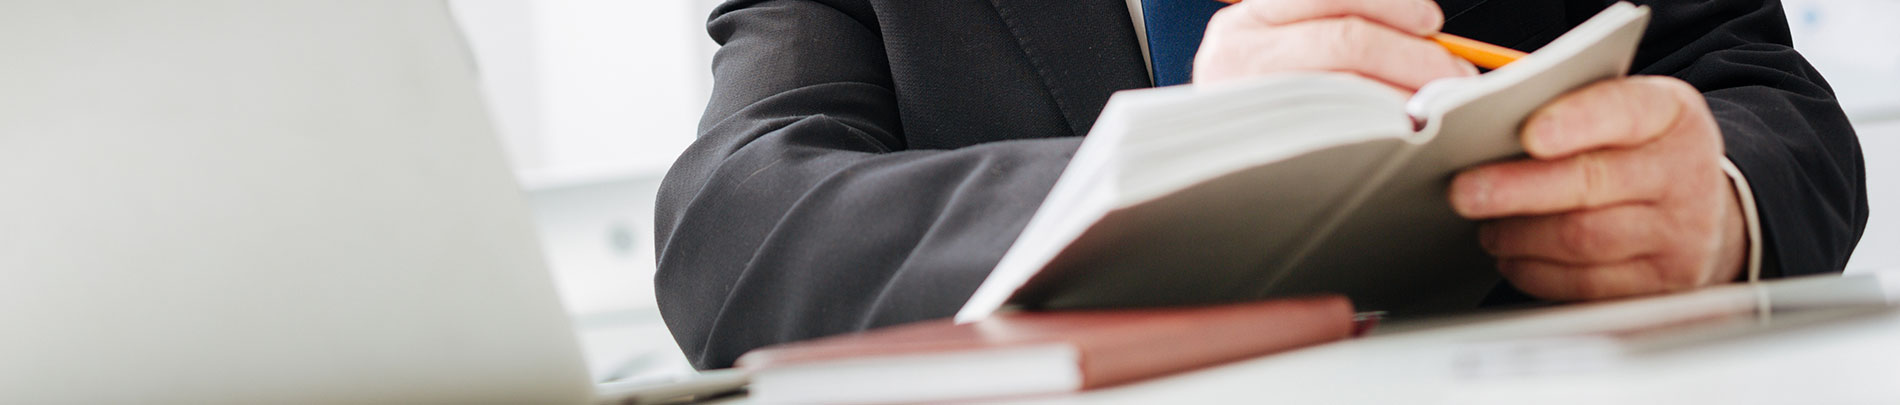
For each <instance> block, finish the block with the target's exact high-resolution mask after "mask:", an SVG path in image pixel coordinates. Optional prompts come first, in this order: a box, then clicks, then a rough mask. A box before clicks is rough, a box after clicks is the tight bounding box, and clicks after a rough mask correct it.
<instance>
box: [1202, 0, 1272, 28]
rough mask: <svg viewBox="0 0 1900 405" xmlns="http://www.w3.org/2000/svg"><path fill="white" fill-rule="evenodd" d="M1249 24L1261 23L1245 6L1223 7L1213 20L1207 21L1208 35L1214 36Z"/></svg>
mask: <svg viewBox="0 0 1900 405" xmlns="http://www.w3.org/2000/svg"><path fill="white" fill-rule="evenodd" d="M1249 24H1260V23H1259V20H1258V19H1257V17H1256V16H1255V15H1253V13H1252V12H1250V11H1249V10H1248V8H1247V7H1245V6H1244V5H1240V6H1233V7H1222V8H1221V9H1220V10H1218V11H1215V12H1214V17H1213V18H1210V19H1208V20H1207V33H1208V34H1209V35H1212V34H1213V33H1215V32H1220V31H1227V30H1232V29H1238V28H1239V27H1243V26H1246V25H1249Z"/></svg>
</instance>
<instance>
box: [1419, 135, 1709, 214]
mask: <svg viewBox="0 0 1900 405" xmlns="http://www.w3.org/2000/svg"><path fill="white" fill-rule="evenodd" d="M1679 163H1684V164H1686V162H1684V161H1682V159H1681V158H1679V157H1670V156H1662V155H1657V154H1655V153H1653V151H1650V150H1646V149H1612V150H1602V151H1595V152H1589V153H1584V154H1580V155H1576V156H1570V157H1567V158H1562V159H1557V160H1536V159H1525V160H1515V161H1509V162H1503V163H1493V164H1489V165H1484V166H1478V167H1477V168H1473V169H1469V170H1466V171H1465V172H1463V173H1459V174H1458V177H1456V178H1453V179H1452V181H1451V190H1450V194H1451V196H1450V198H1451V207H1452V209H1453V210H1455V211H1457V212H1458V214H1459V215H1462V216H1464V217H1465V218H1471V219H1486V218H1499V217H1508V216H1521V215H1542V214H1553V213H1558V212H1564V211H1573V210H1580V209H1589V208H1597V207H1604V206H1610V205H1617V204H1628V203H1644V202H1653V201H1655V200H1657V199H1660V198H1662V197H1663V196H1664V195H1665V194H1666V193H1667V192H1668V188H1669V181H1670V178H1671V176H1675V175H1681V173H1675V172H1679V171H1680V170H1674V169H1673V168H1672V166H1673V165H1676V164H1679Z"/></svg>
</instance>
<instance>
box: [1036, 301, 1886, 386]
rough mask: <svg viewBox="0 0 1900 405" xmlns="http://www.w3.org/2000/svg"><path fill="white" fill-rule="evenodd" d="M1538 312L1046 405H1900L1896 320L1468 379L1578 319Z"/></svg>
mask: <svg viewBox="0 0 1900 405" xmlns="http://www.w3.org/2000/svg"><path fill="white" fill-rule="evenodd" d="M1529 312H1530V313H1521V314H1515V315H1506V316H1502V317H1501V318H1502V319H1490V320H1477V321H1464V322H1463V323H1458V322H1446V321H1425V322H1426V323H1423V324H1411V325H1407V324H1395V325H1391V326H1392V327H1391V328H1388V329H1387V331H1388V332H1386V333H1381V334H1375V335H1374V336H1371V337H1368V338H1365V339H1359V340H1353V341H1347V342H1342V343H1338V344H1331V345H1325V346H1320V347H1315V348H1311V349H1307V350H1301V351H1296V352H1292V353H1285V354H1281V355H1276V356H1268V357H1263V358H1258V359H1253V360H1248V361H1243V362H1239V363H1234V364H1229V365H1226V366H1221V367H1216V368H1211V369H1206V370H1201V371H1198V372H1192V373H1187V374H1181V375H1176V376H1172V377H1167V378H1161V379H1156V380H1150V381H1147V382H1143V383H1140V384H1134V385H1128V386H1122V387H1115V388H1110V389H1106V390H1100V391H1093V392H1086V393H1082V394H1080V395H1074V396H1065V397H1058V398H1049V399H1045V400H1040V401H1039V402H1042V403H1210V402H1211V403H1220V402H1234V401H1273V402H1277V403H1291V404H1301V403H1368V404H1392V403H1407V404H1431V403H1441V404H1486V403H1500V404H1503V403H1509V404H1521V403H1539V404H1547V403H1613V404H1629V403H1658V404H1683V403H1712V404H1738V403H1775V404H1788V403H1829V404H1848V403H1882V404H1894V403H1900V312H1895V311H1886V312H1882V313H1878V314H1874V315H1869V316H1863V317H1857V318H1854V319H1850V320H1843V321H1837V322H1825V323H1819V324H1814V325H1808V326H1805V327H1800V328H1793V329H1787V330H1777V331H1770V332H1767V333H1764V334H1757V335H1749V336H1739V337H1735V338H1730V339H1721V340H1715V341H1710V342H1705V343H1702V344H1697V345H1693V346H1689V347H1681V348H1676V349H1671V350H1665V351H1660V352H1656V353H1649V354H1644V355H1640V356H1632V357H1630V358H1627V359H1626V360H1623V361H1620V362H1614V363H1609V364H1604V365H1602V366H1601V367H1600V368H1596V369H1593V370H1587V371H1576V372H1568V373H1554V374H1545V375H1530V376H1512V377H1492V378H1478V377H1462V376H1460V374H1463V373H1460V372H1459V371H1458V369H1457V368H1456V367H1455V364H1456V363H1457V358H1456V356H1457V353H1459V350H1460V349H1459V347H1460V345H1462V344H1466V343H1467V342H1471V341H1473V340H1482V339H1485V338H1487V337H1489V336H1496V335H1508V334H1511V333H1513V332H1517V331H1520V330H1522V329H1531V328H1543V327H1549V326H1551V325H1552V324H1563V323H1564V322H1565V321H1567V320H1571V319H1577V320H1581V319H1580V318H1581V317H1580V316H1579V315H1580V314H1576V313H1565V311H1563V309H1562V308H1553V309H1539V310H1532V311H1529ZM1573 312H1574V311H1573ZM1539 324H1541V325H1539Z"/></svg>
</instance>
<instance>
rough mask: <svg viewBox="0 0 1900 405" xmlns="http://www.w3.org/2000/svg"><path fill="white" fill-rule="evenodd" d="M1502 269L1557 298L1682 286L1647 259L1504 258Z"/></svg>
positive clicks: (1519, 283) (1532, 290)
mask: <svg viewBox="0 0 1900 405" xmlns="http://www.w3.org/2000/svg"><path fill="white" fill-rule="evenodd" d="M1498 272H1499V273H1500V274H1502V275H1503V276H1504V279H1505V280H1509V281H1510V282H1511V285H1512V286H1516V287H1517V289H1518V290H1520V291H1523V292H1524V293H1525V294H1530V295H1531V296H1534V297H1538V298H1542V299H1547V300H1555V301H1580V300H1596V299H1605V298H1617V297H1627V296H1632V295H1642V294H1651V293H1657V292H1663V291H1673V290H1677V289H1680V288H1678V287H1676V286H1675V285H1673V284H1670V283H1669V282H1667V280H1666V279H1665V278H1664V277H1663V273H1662V272H1661V271H1658V269H1657V267H1655V265H1653V264H1651V263H1650V262H1649V261H1646V260H1629V261H1623V262H1618V263H1613V264H1606V265H1575V264H1567V263H1562V262H1554V261H1545V260H1537V259H1500V260H1498Z"/></svg>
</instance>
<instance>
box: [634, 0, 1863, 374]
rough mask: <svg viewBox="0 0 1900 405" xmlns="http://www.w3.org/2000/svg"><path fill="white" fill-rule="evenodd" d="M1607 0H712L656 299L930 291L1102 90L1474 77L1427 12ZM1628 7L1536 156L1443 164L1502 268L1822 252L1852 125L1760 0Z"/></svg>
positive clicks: (680, 336)
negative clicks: (1627, 35)
mask: <svg viewBox="0 0 1900 405" xmlns="http://www.w3.org/2000/svg"><path fill="white" fill-rule="evenodd" d="M1610 3H1611V1H1608V0H1568V1H1499V0H1490V1H1487V0H1440V1H1437V2H1431V1H1426V0H1248V1H1247V2H1244V3H1241V4H1239V5H1235V6H1228V7H1225V8H1222V5H1221V4H1219V3H1214V2H1213V0H1126V1H1116V0H1081V1H1048V0H988V1H985V0H941V1H902V0H736V1H732V2H729V3H727V4H725V5H722V6H720V7H719V8H718V9H717V10H715V11H714V13H713V16H712V19H711V21H710V23H709V24H708V30H709V32H710V33H711V34H712V36H713V38H714V39H715V40H717V41H718V42H719V43H720V44H722V48H721V49H720V51H719V53H718V54H717V56H716V57H715V59H714V63H713V65H714V66H713V67H714V74H715V77H716V82H715V83H716V85H715V88H714V90H713V96H712V101H711V103H710V104H709V105H708V106H707V109H706V113H705V116H704V117H703V119H702V121H701V124H700V128H699V131H700V133H699V139H698V141H697V142H696V143H694V144H693V146H692V147H690V148H689V149H688V150H687V151H686V153H685V154H684V155H683V156H681V157H680V159H679V161H678V162H677V163H676V164H675V165H674V167H673V169H672V171H671V172H669V173H668V175H667V179H666V181H665V183H664V184H663V185H662V187H661V190H660V196H659V206H658V209H657V213H656V219H657V220H656V223H657V224H658V230H657V240H658V249H659V274H658V276H657V277H656V285H657V289H658V295H659V302H660V307H661V310H662V313H663V314H664V317H665V319H666V321H667V324H668V326H669V327H670V328H671V329H672V331H673V334H674V337H675V338H676V340H677V341H678V342H679V344H680V346H681V348H682V349H684V350H685V352H686V354H687V355H688V357H689V358H690V359H691V360H692V361H693V363H694V364H695V365H696V366H698V367H701V368H712V367H723V366H727V365H729V364H730V363H731V362H732V360H733V359H735V358H736V357H737V356H738V355H739V354H741V353H743V352H744V351H745V350H748V349H751V348H754V347H758V346H762V345H767V344H772V343H778V342H785V341H793V340H801V339H807V338H813V337H818V336H824V335H830V334H837V333H843V332H849V331H855V330H862V329H866V328H872V327H878V326H885V325H891V324H897V323H904V322H910V321H916V320H922V319H930V318H940V317H946V316H949V315H951V314H953V313H954V312H955V311H956V310H957V308H958V307H959V306H960V305H961V304H962V303H963V301H964V300H965V299H966V298H968V297H969V295H970V293H971V292H972V291H974V290H975V288H976V286H977V285H978V284H979V283H981V281H982V280H983V279H984V277H985V276H987V274H988V272H989V271H990V269H991V268H992V267H993V266H994V265H995V264H996V262H997V260H998V259H999V258H1000V257H1001V255H1002V254H1003V251H1004V250H1005V249H1007V248H1008V247H1009V245H1010V243H1011V241H1012V240H1013V239H1014V237H1015V236H1016V235H1017V234H1018V233H1019V232H1020V231H1021V230H1022V228H1023V226H1024V225H1025V223H1026V222H1027V220H1028V218H1029V216H1030V214H1031V213H1033V212H1034V211H1035V209H1036V207H1037V205H1038V204H1039V203H1040V202H1041V201H1042V197H1043V196H1044V195H1046V194H1047V193H1048V191H1049V189H1050V187H1051V185H1053V183H1054V182H1055V179H1056V178H1057V176H1059V175H1060V174H1061V171H1062V168H1063V167H1064V166H1065V165H1066V164H1067V163H1068V158H1069V157H1070V156H1071V155H1072V154H1073V153H1074V152H1075V149H1076V147H1077V145H1079V143H1080V137H1081V136H1082V135H1084V134H1085V133H1086V132H1087V130H1088V129H1089V127H1090V126H1091V125H1092V124H1093V123H1094V121H1095V119H1096V118H1097V115H1098V114H1099V113H1100V112H1101V108H1102V106H1103V104H1104V103H1105V102H1106V101H1107V99H1108V96H1109V94H1110V93H1112V92H1114V91H1117V90H1123V89H1132V88H1140V87H1148V86H1153V85H1170V84H1179V83H1182V82H1184V81H1186V80H1187V79H1188V78H1189V77H1191V78H1192V80H1194V81H1197V82H1218V81H1222V80H1231V79H1235V78H1243V77H1252V76H1259V75H1264V74H1270V73H1275V72H1288V71H1312V70H1324V71H1340V72H1351V73H1356V74H1359V75H1361V76H1364V77H1368V78H1372V79H1375V80H1379V81H1382V82H1385V83H1387V84H1390V85H1392V86H1393V87H1394V88H1397V89H1400V90H1403V91H1414V90H1416V89H1417V88H1418V87H1419V86H1421V85H1423V84H1424V83H1425V82H1427V81H1430V80H1434V79H1438V78H1443V77H1455V76H1467V75H1472V74H1476V73H1477V71H1476V70H1475V69H1472V68H1471V67H1470V66H1469V65H1468V64H1466V63H1464V62H1462V61H1460V60H1458V59H1456V58H1454V57H1452V56H1451V55H1449V54H1448V53H1446V52H1445V51H1444V50H1443V49H1442V48H1438V47H1436V46H1435V45H1432V44H1431V43H1429V42H1427V41H1426V40H1424V39H1423V36H1424V35H1427V34H1431V33H1434V32H1439V31H1441V30H1442V31H1443V32H1448V33H1453V34H1458V35H1462V36H1466V37H1470V38H1473V39H1477V40H1480V41H1485V42H1490V43H1494V44H1501V45H1505V46H1509V47H1512V48H1517V49H1520V50H1533V49H1536V48H1537V47H1539V46H1542V45H1543V44H1545V43H1547V42H1549V41H1550V40H1551V39H1553V38H1555V37H1556V36H1558V35H1560V34H1562V33H1563V32H1565V31H1566V30H1568V29H1569V28H1571V27H1573V26H1575V25H1576V24H1578V23H1580V22H1582V21H1583V20H1584V19H1587V18H1588V17H1590V16H1592V15H1594V14H1595V13H1596V12H1597V11H1599V10H1601V9H1603V8H1604V7H1606V6H1608V5H1609V4H1610ZM1648 5H1649V6H1650V7H1651V8H1652V12H1653V17H1652V22H1651V26H1650V28H1649V30H1648V32H1647V34H1646V35H1645V37H1644V39H1643V44H1642V45H1641V47H1640V49H1639V51H1638V53H1637V55H1636V60H1635V63H1634V66H1633V67H1632V71H1633V72H1634V76H1632V77H1630V78H1627V79H1620V80H1611V81H1605V82H1602V83H1598V84H1595V85H1592V86H1588V87H1586V88H1583V89H1580V90H1577V91H1575V92H1572V93H1570V94H1567V95H1565V96H1563V97H1561V98H1559V99H1558V100H1556V101H1553V102H1552V103H1550V104H1549V105H1546V106H1544V107H1543V108H1542V109H1541V110H1539V112H1538V113H1536V114H1535V115H1533V117H1532V118H1531V119H1530V120H1528V121H1527V123H1526V125H1525V127H1524V129H1523V131H1522V132H1523V133H1522V139H1523V142H1524V143H1525V147H1526V149H1527V150H1528V151H1529V154H1530V157H1528V158H1526V159H1523V160H1519V161H1511V162H1502V163H1497V164H1492V165H1487V166H1482V167H1478V168H1474V169H1471V170H1468V171H1466V172H1465V173H1463V174H1461V175H1460V176H1458V178H1456V179H1454V181H1453V183H1452V186H1451V187H1450V190H1447V198H1449V199H1450V201H1451V203H1452V206H1453V207H1454V208H1455V209H1456V210H1457V211H1458V212H1459V213H1460V214H1461V215H1464V216H1466V217H1468V218H1472V219H1478V220H1484V221H1485V222H1484V225H1483V228H1482V229H1483V230H1482V231H1481V235H1482V236H1481V238H1480V239H1481V240H1480V242H1481V244H1482V245H1483V246H1484V248H1485V249H1486V250H1487V251H1489V252H1490V253H1492V254H1493V255H1494V256H1496V257H1498V258H1499V259H1498V270H1499V271H1500V272H1501V274H1502V275H1503V276H1504V278H1505V279H1506V280H1508V281H1509V282H1510V283H1509V284H1510V285H1511V286H1514V287H1515V290H1520V291H1522V292H1523V293H1527V294H1529V295H1531V296H1535V297H1539V298H1543V299H1551V300H1586V299H1598V298H1610V297H1620V296H1629V295H1638V294H1649V293H1657V292H1666V291H1675V290H1682V289H1689V288H1695V287H1701V286H1707V285H1712V284H1716V283H1724V282H1731V281H1736V280H1746V279H1748V278H1750V277H1751V276H1752V275H1753V274H1756V273H1759V274H1760V275H1762V276H1764V277H1780V276H1792V275H1801V274H1812V273H1825V272H1838V271H1840V270H1841V268H1842V266H1844V265H1845V263H1846V261H1847V257H1848V254H1849V253H1850V252H1851V250H1852V249H1853V247H1854V245H1855V243H1856V242H1857V241H1858V239H1859V236H1860V233H1861V230H1862V227H1863V226H1864V224H1865V221H1866V216H1867V203H1866V198H1865V196H1864V195H1863V194H1864V189H1865V185H1864V183H1863V169H1862V163H1861V157H1860V151H1859V147H1858V142H1857V140H1856V139H1855V137H1854V134H1853V130H1852V128H1851V127H1850V126H1849V125H1848V122H1847V120H1846V118H1845V116H1844V115H1843V114H1842V113H1841V110H1840V107H1839V106H1838V104H1837V103H1836V102H1835V101H1834V98H1833V93H1832V90H1830V89H1829V88H1828V87H1827V84H1826V83H1825V82H1824V81H1823V80H1822V78H1821V76H1820V75H1819V74H1817V73H1816V72H1815V71H1814V69H1813V68H1812V67H1810V66H1809V65H1808V64H1807V63H1806V61H1804V60H1803V59H1802V58H1801V56H1800V55H1798V54H1796V53H1795V52H1794V50H1793V49H1792V48H1791V47H1790V40H1789V38H1788V28H1787V23H1786V20H1785V17H1784V16H1783V14H1782V11H1781V7H1780V5H1779V4H1778V3H1777V2H1776V1H1774V0H1701V1H1671V2H1653V3H1652V4H1648ZM1210 19H1211V22H1210ZM1203 29H1204V31H1203ZM1196 52H1198V55H1196Z"/></svg>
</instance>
